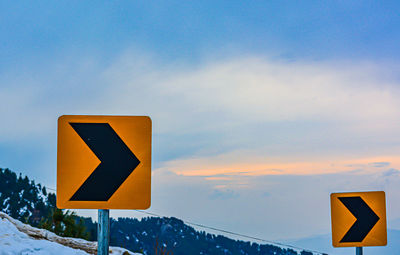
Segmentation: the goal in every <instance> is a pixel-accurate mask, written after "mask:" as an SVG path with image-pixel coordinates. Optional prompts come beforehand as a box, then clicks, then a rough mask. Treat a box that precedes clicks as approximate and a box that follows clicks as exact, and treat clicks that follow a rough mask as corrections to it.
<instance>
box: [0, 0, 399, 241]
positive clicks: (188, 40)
mask: <svg viewBox="0 0 400 255" xmlns="http://www.w3.org/2000/svg"><path fill="white" fill-rule="evenodd" d="M399 9H400V3H398V1H379V2H377V1H329V2H325V1H301V2H300V1H251V2H243V1H201V2H190V1H189V2H188V1H146V2H143V1H112V2H110V1H57V2H54V1H36V2H34V3H33V2H30V1H0V102H1V107H0V116H1V118H2V121H1V125H0V167H2V168H10V169H12V170H14V171H16V172H18V173H22V174H23V175H28V176H29V177H30V178H33V179H35V180H36V181H37V182H40V183H43V184H45V185H46V186H48V187H53V188H55V186H56V162H57V158H56V154H57V146H56V142H57V118H58V117H59V116H60V115H65V114H90V115H91V114H94V115H148V116H150V117H151V118H152V123H153V144H152V146H153V154H152V164H153V168H152V206H151V208H150V209H149V210H148V211H149V212H154V213H157V214H161V215H165V216H175V217H178V218H182V219H185V220H189V221H192V222H198V223H202V224H206V225H210V226H213V227H218V228H223V229H226V230H230V231H234V232H239V233H242V234H248V235H254V236H257V237H260V238H264V239H270V240H285V239H295V238H303V237H309V236H314V235H319V234H327V233H330V201H329V199H330V198H329V195H330V193H332V192H342V191H367V190H384V191H385V192H386V196H387V197H386V199H387V200H386V202H387V216H388V223H389V228H391V225H390V223H391V222H397V221H398V219H399V218H400V204H399V203H397V201H399V199H400V195H399V194H400V185H399V184H400V174H399V173H400V170H399V169H400V157H399V156H398V155H399V152H400V101H399V100H398V98H399V96H400V75H399V73H400V72H399V69H400V68H399V67H400V62H399V57H400V51H399V47H398V41H399V39H400V30H399V29H398V27H399V26H400V16H399V15H398V12H399ZM78 213H80V214H82V215H91V216H95V215H96V211H94V210H91V211H89V210H79V211H78ZM111 215H112V216H114V217H118V216H138V215H140V214H138V213H135V212H132V211H118V210H115V211H112V212H111ZM393 227H394V225H393Z"/></svg>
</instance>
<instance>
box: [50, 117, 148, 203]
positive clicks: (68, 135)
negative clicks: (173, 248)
mask: <svg viewBox="0 0 400 255" xmlns="http://www.w3.org/2000/svg"><path fill="white" fill-rule="evenodd" d="M150 198H151V119H150V118H149V117H146V116H84V115H64V116H61V117H60V118H59V119H58V141H57V207H58V208H70V209H147V208H149V207H150Z"/></svg>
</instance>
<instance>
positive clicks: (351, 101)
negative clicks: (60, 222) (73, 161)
mask: <svg viewBox="0 0 400 255" xmlns="http://www.w3.org/2000/svg"><path fill="white" fill-rule="evenodd" d="M397 69H398V68H397V66H396V65H394V64H388V63H367V62H360V61H359V62H351V61H349V62H344V61H342V62H334V61H331V62H327V61H291V62H290V61H282V60H276V59H274V60H272V59H268V58H262V57H256V56H250V57H232V58H229V59H223V60H215V59H214V60H210V61H205V62H203V63H197V64H187V63H178V62H176V63H172V64H171V63H168V64H166V63H162V62H159V61H157V60H156V59H155V58H152V57H149V56H148V55H146V54H138V53H137V52H126V53H124V54H122V55H121V56H120V57H118V58H114V59H111V60H110V61H109V62H107V63H106V64H104V63H102V64H98V63H96V58H95V57H92V58H91V57H88V56H82V57H80V58H79V57H77V56H75V57H74V61H71V60H69V58H67V57H65V59H60V60H59V61H55V62H54V63H38V65H37V66H35V67H32V68H31V69H30V70H28V71H27V70H24V72H25V73H19V72H18V70H11V71H10V72H9V73H8V75H5V76H3V77H2V78H1V79H0V101H2V102H3V103H4V107H2V108H1V110H0V113H1V114H2V117H3V125H1V126H0V140H1V141H2V142H3V144H8V143H32V144H33V143H35V144H36V145H37V147H38V148H40V147H42V146H43V145H44V144H50V143H52V144H55V137H56V120H57V117H58V116H60V115H62V114H117V115H150V116H151V117H152V120H153V125H154V126H153V133H154V139H153V141H154V143H153V148H154V157H153V158H154V162H155V164H154V166H155V169H161V170H162V169H168V170H171V171H174V172H176V173H179V174H186V175H190V174H194V173H196V171H198V172H197V173H196V174H199V175H216V174H238V173H242V175H246V174H247V175H264V174H309V173H320V172H325V173H331V172H338V171H347V170H348V167H345V166H343V165H342V164H344V163H345V162H347V161H351V160H355V161H357V160H362V163H363V164H367V163H369V162H384V161H370V160H373V159H374V158H379V160H385V159H387V160H388V162H392V163H393V162H396V161H398V160H397V159H396V157H395V156H393V155H396V154H398V153H397V152H399V146H397V144H399V142H400V140H399V139H400V134H399V131H398V130H400V123H399V122H398V119H399V117H400V110H399V109H400V107H399V106H400V105H399V104H400V102H399V100H397V99H398V97H399V96H400V90H399V86H398V84H399V81H398V79H397V77H395V75H394V74H392V73H395V72H394V71H393V70H397ZM53 147H54V146H53ZM46 154H47V152H43V155H44V156H43V157H45V155H46ZM53 162H54V160H53ZM350 163H354V162H350ZM332 164H337V165H335V166H332ZM375 166H377V165H376V164H375ZM394 167H397V166H396V165H395V166H394ZM351 170H354V169H351Z"/></svg>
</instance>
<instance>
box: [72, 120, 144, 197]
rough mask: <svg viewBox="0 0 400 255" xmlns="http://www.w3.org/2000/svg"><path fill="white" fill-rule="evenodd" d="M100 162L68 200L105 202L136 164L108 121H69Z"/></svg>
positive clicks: (137, 160) (137, 161)
mask: <svg viewBox="0 0 400 255" xmlns="http://www.w3.org/2000/svg"><path fill="white" fill-rule="evenodd" d="M69 124H70V125H71V126H72V128H73V129H74V130H75V131H76V133H78V135H79V136H80V137H81V138H82V140H83V141H84V142H85V143H86V145H87V146H88V147H89V148H90V149H91V150H92V151H93V153H94V154H95V155H96V156H97V158H98V159H99V160H100V161H101V163H100V164H99V165H98V166H97V168H96V169H95V170H94V171H93V173H92V174H91V175H90V176H89V177H88V178H87V179H86V181H85V182H84V183H83V184H82V186H80V187H79V189H78V190H77V191H76V192H75V194H74V195H73V196H72V197H71V199H70V201H108V200H109V199H110V197H111V196H112V195H113V194H114V193H115V191H117V190H118V188H119V187H120V186H121V184H122V183H123V182H124V181H125V180H126V178H128V176H129V175H130V174H131V173H132V172H133V170H135V168H136V167H137V166H138V165H139V163H140V161H139V159H138V158H137V157H136V156H135V155H134V154H133V153H132V151H131V150H130V149H129V148H128V146H126V144H125V143H124V142H123V141H122V139H121V138H120V137H119V136H118V135H117V133H115V131H114V130H113V129H112V127H111V126H110V125H109V124H108V123H69Z"/></svg>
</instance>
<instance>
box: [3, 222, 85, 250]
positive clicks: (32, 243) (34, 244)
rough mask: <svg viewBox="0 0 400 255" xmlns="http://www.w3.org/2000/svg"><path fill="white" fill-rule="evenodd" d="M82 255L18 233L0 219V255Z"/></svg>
mask: <svg viewBox="0 0 400 255" xmlns="http://www.w3.org/2000/svg"><path fill="white" fill-rule="evenodd" d="M14 254H15V255H17V254H18V255H30V254H32V255H33V254H35V255H47V254H48V255H51V254H58V255H84V254H88V253H86V252H84V251H82V250H76V249H72V248H69V247H67V246H64V245H61V244H58V243H54V242H51V241H47V240H36V239H33V238H31V237H30V236H28V235H27V234H25V233H22V232H20V231H19V230H18V229H17V227H15V226H14V225H13V224H12V223H11V222H10V221H8V220H6V219H0V255H14Z"/></svg>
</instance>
